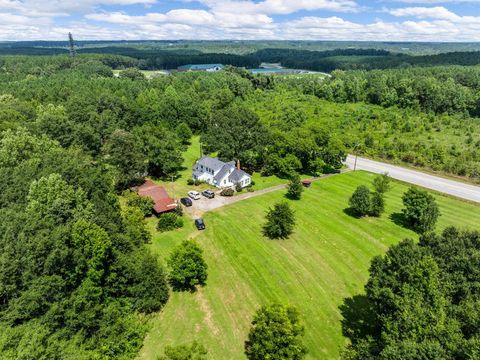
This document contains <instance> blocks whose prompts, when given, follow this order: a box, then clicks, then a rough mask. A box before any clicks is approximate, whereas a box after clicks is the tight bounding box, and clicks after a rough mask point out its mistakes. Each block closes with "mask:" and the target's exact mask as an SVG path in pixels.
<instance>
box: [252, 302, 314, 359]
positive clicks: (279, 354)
mask: <svg viewBox="0 0 480 360" xmlns="http://www.w3.org/2000/svg"><path fill="white" fill-rule="evenodd" d="M304 332H305V329H304V327H303V325H302V323H301V322H300V319H299V314H298V311H297V310H296V309H295V308H294V307H291V306H282V305H278V304H274V305H271V306H263V307H262V308H260V309H259V310H258V311H257V313H256V314H255V317H254V319H253V321H252V328H251V329H250V333H249V334H248V339H247V341H246V342H245V355H246V356H247V358H248V359H249V360H263V359H272V360H273V359H275V360H299V359H303V358H304V357H305V355H306V353H307V348H306V347H305V345H304V343H303V341H302V337H303V335H304Z"/></svg>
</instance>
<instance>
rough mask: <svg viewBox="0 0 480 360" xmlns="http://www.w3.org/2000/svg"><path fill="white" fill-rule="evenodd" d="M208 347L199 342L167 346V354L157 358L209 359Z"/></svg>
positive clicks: (179, 359)
mask: <svg viewBox="0 0 480 360" xmlns="http://www.w3.org/2000/svg"><path fill="white" fill-rule="evenodd" d="M207 354H208V352H207V349H206V348H205V347H204V346H203V345H202V344H199V343H198V342H196V341H194V342H193V343H191V344H186V345H178V346H166V347H165V355H163V356H160V357H159V358H158V359H157V360H205V359H207Z"/></svg>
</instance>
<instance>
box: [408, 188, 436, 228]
mask: <svg viewBox="0 0 480 360" xmlns="http://www.w3.org/2000/svg"><path fill="white" fill-rule="evenodd" d="M402 200H403V205H404V206H405V208H404V209H402V213H403V216H404V218H405V221H406V223H407V224H408V225H409V226H411V227H412V228H413V229H414V230H415V231H417V232H419V233H425V232H428V231H432V230H433V229H434V228H435V224H436V223H437V220H438V217H439V216H440V211H439V210H438V205H437V203H436V201H435V198H434V197H433V196H432V195H430V194H429V193H428V192H426V191H423V190H420V189H417V188H414V187H411V188H410V189H408V191H407V192H406V193H405V194H403V197H402Z"/></svg>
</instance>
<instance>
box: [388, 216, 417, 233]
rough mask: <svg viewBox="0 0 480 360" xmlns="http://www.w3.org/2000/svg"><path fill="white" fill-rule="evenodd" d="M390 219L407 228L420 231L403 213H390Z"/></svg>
mask: <svg viewBox="0 0 480 360" xmlns="http://www.w3.org/2000/svg"><path fill="white" fill-rule="evenodd" d="M390 220H392V221H393V222H394V223H395V224H396V225H398V226H402V227H404V228H405V229H409V230H413V231H415V232H418V231H417V229H415V227H413V226H412V225H411V224H410V223H409V222H408V221H407V219H406V218H405V215H403V214H402V213H393V214H391V215H390Z"/></svg>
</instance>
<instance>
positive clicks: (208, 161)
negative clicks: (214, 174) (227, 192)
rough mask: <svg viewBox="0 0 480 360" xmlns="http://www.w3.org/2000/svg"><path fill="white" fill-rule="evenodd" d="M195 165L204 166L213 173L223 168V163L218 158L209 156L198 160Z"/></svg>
mask: <svg viewBox="0 0 480 360" xmlns="http://www.w3.org/2000/svg"><path fill="white" fill-rule="evenodd" d="M197 164H200V165H203V166H206V167H208V168H210V169H212V170H213V171H218V170H220V169H222V168H223V167H224V166H225V163H224V162H223V161H221V160H219V159H218V158H216V157H215V158H212V157H210V156H204V157H202V158H201V159H200V160H198V161H197Z"/></svg>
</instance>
